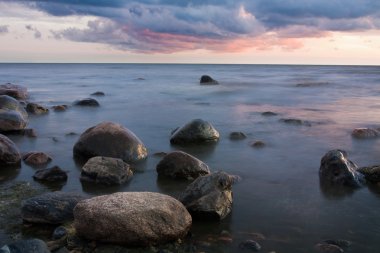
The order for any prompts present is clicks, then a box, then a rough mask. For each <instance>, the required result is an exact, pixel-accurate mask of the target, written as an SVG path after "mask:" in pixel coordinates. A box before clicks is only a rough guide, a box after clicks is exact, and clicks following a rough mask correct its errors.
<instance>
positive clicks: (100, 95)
mask: <svg viewBox="0 0 380 253" xmlns="http://www.w3.org/2000/svg"><path fill="white" fill-rule="evenodd" d="M105 95H106V94H104V92H103V91H96V92H94V93H92V94H91V96H97V97H102V96H105Z"/></svg>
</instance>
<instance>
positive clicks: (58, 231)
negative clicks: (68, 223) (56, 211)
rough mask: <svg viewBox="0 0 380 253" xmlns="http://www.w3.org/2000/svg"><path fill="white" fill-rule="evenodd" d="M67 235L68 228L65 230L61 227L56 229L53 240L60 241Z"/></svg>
mask: <svg viewBox="0 0 380 253" xmlns="http://www.w3.org/2000/svg"><path fill="white" fill-rule="evenodd" d="M67 234H68V231H67V228H65V227H63V226H59V227H57V228H56V229H54V231H53V235H52V239H53V240H59V239H61V238H63V237H65V236H67Z"/></svg>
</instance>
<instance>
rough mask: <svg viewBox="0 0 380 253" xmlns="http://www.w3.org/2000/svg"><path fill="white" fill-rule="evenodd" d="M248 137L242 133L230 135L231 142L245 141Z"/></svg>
mask: <svg viewBox="0 0 380 253" xmlns="http://www.w3.org/2000/svg"><path fill="white" fill-rule="evenodd" d="M245 138H247V136H246V135H245V134H244V133H242V132H232V133H230V139H231V140H244V139H245Z"/></svg>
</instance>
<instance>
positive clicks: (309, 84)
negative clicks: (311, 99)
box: [296, 82, 329, 88]
mask: <svg viewBox="0 0 380 253" xmlns="http://www.w3.org/2000/svg"><path fill="white" fill-rule="evenodd" d="M328 84H329V83H328V82H303V83H297V84H296V87H302V88H306V87H319V86H325V85H328Z"/></svg>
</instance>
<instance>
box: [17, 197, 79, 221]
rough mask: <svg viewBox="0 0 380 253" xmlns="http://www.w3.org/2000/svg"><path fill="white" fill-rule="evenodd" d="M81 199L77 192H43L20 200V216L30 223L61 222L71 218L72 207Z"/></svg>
mask: <svg viewBox="0 0 380 253" xmlns="http://www.w3.org/2000/svg"><path fill="white" fill-rule="evenodd" d="M83 199H84V197H83V196H82V195H80V194H77V193H68V192H49V193H44V194H42V195H38V196H35V197H32V198H29V199H27V200H25V201H23V202H22V207H21V217H22V219H23V220H24V221H27V222H30V223H45V224H62V223H65V222H67V221H71V220H72V219H73V209H74V207H75V206H76V204H77V203H78V202H79V201H81V200H83Z"/></svg>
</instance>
